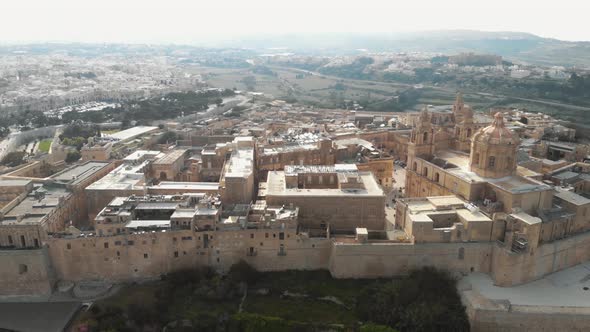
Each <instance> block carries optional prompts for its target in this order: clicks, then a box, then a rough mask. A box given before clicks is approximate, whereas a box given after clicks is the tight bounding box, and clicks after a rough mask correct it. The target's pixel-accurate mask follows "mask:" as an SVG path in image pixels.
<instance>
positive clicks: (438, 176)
mask: <svg viewBox="0 0 590 332" xmlns="http://www.w3.org/2000/svg"><path fill="white" fill-rule="evenodd" d="M439 180H440V174H438V172H436V173H434V181H436V182H438V181H439Z"/></svg>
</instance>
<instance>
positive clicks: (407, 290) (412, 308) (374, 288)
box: [356, 268, 469, 332]
mask: <svg viewBox="0 0 590 332" xmlns="http://www.w3.org/2000/svg"><path fill="white" fill-rule="evenodd" d="M455 284H456V281H455V279H453V278H452V277H451V276H450V275H449V274H448V273H447V272H444V271H440V270H436V269H434V268H423V269H420V270H415V271H413V272H411V273H410V274H409V275H408V276H406V277H403V278H401V279H395V280H392V281H390V282H387V283H384V284H373V285H369V286H367V287H365V288H363V289H362V290H361V292H360V295H359V296H358V297H357V305H356V311H357V314H358V316H359V318H361V319H362V320H364V321H370V322H374V323H377V324H383V325H386V326H390V327H392V328H395V329H397V330H400V331H457V332H460V331H469V320H468V318H467V314H466V312H465V307H464V306H463V305H462V303H461V299H460V297H459V294H458V292H457V289H456V285H455Z"/></svg>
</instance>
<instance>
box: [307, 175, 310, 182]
mask: <svg viewBox="0 0 590 332" xmlns="http://www.w3.org/2000/svg"><path fill="white" fill-rule="evenodd" d="M307 183H311V175H308V176H307Z"/></svg>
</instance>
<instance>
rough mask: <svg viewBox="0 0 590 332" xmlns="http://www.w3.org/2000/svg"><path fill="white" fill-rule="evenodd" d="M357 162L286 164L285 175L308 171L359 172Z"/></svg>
mask: <svg viewBox="0 0 590 332" xmlns="http://www.w3.org/2000/svg"><path fill="white" fill-rule="evenodd" d="M357 172H358V168H357V166H356V165H355V164H336V165H286V166H285V171H284V173H285V175H296V174H300V173H303V174H308V173H357Z"/></svg>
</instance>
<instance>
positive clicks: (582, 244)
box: [491, 232, 590, 287]
mask: <svg viewBox="0 0 590 332" xmlns="http://www.w3.org/2000/svg"><path fill="white" fill-rule="evenodd" d="M588 260H590V232H586V233H583V234H580V235H576V236H572V237H569V238H567V239H563V240H558V241H554V242H551V243H546V244H543V245H540V246H539V247H537V248H536V249H534V250H533V251H531V252H525V253H521V254H516V253H513V252H510V251H508V250H506V249H505V248H503V247H501V246H500V245H495V246H494V250H493V260H492V271H491V272H492V274H491V275H492V278H493V279H494V283H495V284H496V285H498V286H503V287H508V286H513V285H518V284H522V283H526V282H530V281H533V280H537V279H539V278H542V277H543V276H545V275H547V274H550V273H553V272H557V271H560V270H563V269H566V268H568V267H572V266H574V265H577V264H580V263H582V262H585V261H588Z"/></svg>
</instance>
